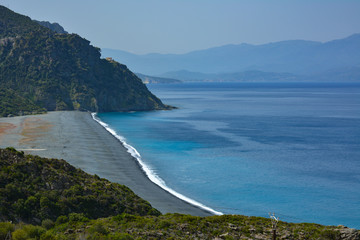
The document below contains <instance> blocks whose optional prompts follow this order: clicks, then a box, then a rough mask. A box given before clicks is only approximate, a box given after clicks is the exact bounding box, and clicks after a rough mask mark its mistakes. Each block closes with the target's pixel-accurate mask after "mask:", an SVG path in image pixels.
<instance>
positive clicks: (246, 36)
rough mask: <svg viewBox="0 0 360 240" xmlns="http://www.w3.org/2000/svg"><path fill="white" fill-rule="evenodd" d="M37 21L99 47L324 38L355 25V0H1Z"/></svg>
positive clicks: (178, 49)
mask: <svg viewBox="0 0 360 240" xmlns="http://www.w3.org/2000/svg"><path fill="white" fill-rule="evenodd" d="M0 4H1V5H4V6H5V7H8V8H10V9H11V10H13V11H15V12H18V13H20V14H23V15H26V16H29V17H30V18H32V19H36V20H40V21H49V22H57V23H59V24H60V25H61V26H63V27H64V28H65V30H66V31H68V32H70V33H77V34H79V35H80V36H82V37H84V38H86V39H88V40H90V41H91V44H92V45H94V46H97V47H100V48H110V49H119V50H123V51H127V52H131V53H135V54H147V53H163V54H164V53H174V54H182V53H187V52H191V51H194V50H201V49H208V48H212V47H218V46H223V45H228V44H241V43H247V44H253V45H260V44H266V43H270V42H278V41H286V40H309V41H319V42H327V41H331V40H335V39H341V38H345V37H348V36H350V35H352V34H355V33H360V24H359V22H360V14H358V13H359V12H360V1H355V0H345V1H344V0H331V1H325V0H316V1H308V0H306V1H300V0H294V1H291V2H290V1H285V0H274V1H271V2H270V1H265V0H251V1H250V0H243V1H236V0H224V1H216V0H206V1H205V0H197V1H189V0H184V1H180V0H174V1H166V0H137V1H124V0H120V1H116V0H108V1H106V2H101V3H99V2H98V1H95V0H89V1H86V2H85V1H75V2H74V1H70V0H64V1H61V2H54V1H48V0H36V1H28V0H17V1H14V0H0Z"/></svg>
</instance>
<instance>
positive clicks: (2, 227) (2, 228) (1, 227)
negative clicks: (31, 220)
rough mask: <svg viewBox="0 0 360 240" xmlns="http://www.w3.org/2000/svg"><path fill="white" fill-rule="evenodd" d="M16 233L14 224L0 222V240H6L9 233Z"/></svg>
mask: <svg viewBox="0 0 360 240" xmlns="http://www.w3.org/2000/svg"><path fill="white" fill-rule="evenodd" d="M13 231H14V224H12V223H10V222H0V239H6V236H7V235H8V233H9V232H10V233H11V232H13Z"/></svg>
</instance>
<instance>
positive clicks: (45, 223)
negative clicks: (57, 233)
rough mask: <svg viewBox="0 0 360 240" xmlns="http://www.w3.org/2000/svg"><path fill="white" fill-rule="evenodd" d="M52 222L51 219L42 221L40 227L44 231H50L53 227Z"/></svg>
mask: <svg viewBox="0 0 360 240" xmlns="http://www.w3.org/2000/svg"><path fill="white" fill-rule="evenodd" d="M54 225H55V224H54V222H53V221H52V220H51V219H45V220H43V221H42V223H41V226H42V227H43V228H45V229H48V230H49V229H50V228H53V227H54Z"/></svg>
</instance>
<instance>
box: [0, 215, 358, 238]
mask: <svg viewBox="0 0 360 240" xmlns="http://www.w3.org/2000/svg"><path fill="white" fill-rule="evenodd" d="M59 219H60V218H59ZM9 232H10V233H12V239H14V240H16V239H28V238H33V239H64V240H65V239H74V240H75V239H109V240H112V239H116V240H117V239H128V240H131V239H215V238H218V239H271V237H272V229H271V223H270V220H269V219H265V218H258V217H246V216H239V215H237V216H231V215H224V216H212V217H194V216H190V215H181V214H166V215H162V216H158V217H156V216H135V215H129V214H126V213H125V214H120V215H117V216H114V217H108V218H99V219H95V220H89V219H86V218H84V217H83V216H82V215H81V214H70V215H69V217H61V219H60V220H58V221H56V223H54V225H52V227H50V228H46V227H44V226H34V225H23V224H11V223H8V222H4V223H0V234H1V235H0V238H1V237H3V238H2V239H4V235H5V233H9ZM277 236H278V238H277V239H313V240H315V239H319V240H320V239H321V240H326V239H329V240H330V239H333V240H335V239H359V237H360V235H359V231H357V230H354V229H349V228H345V227H342V226H339V227H334V226H321V225H317V224H290V223H285V222H280V223H279V226H278V230H277Z"/></svg>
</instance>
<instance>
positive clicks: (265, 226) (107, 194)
mask: <svg viewBox="0 0 360 240" xmlns="http://www.w3.org/2000/svg"><path fill="white" fill-rule="evenodd" d="M9 220H11V221H12V222H9ZM20 222H25V223H27V224H24V223H20ZM29 223H32V224H29ZM10 235H11V237H12V238H11V239H14V240H16V239H216V238H217V239H271V237H272V235H273V231H272V224H271V221H270V219H269V218H261V217H247V216H241V215H223V216H210V217H195V216H190V215H182V214H166V215H160V213H159V212H158V211H157V210H156V209H154V208H152V207H151V206H150V204H149V203H148V202H146V201H144V200H142V199H141V198H139V197H138V196H136V195H135V194H134V193H133V192H132V191H131V190H130V189H128V188H127V187H125V186H123V185H120V184H117V183H111V182H109V181H107V180H106V179H100V178H99V177H98V176H96V175H89V174H87V173H85V172H83V171H82V170H80V169H76V168H75V167H73V166H71V165H70V164H68V163H67V162H65V161H64V160H57V159H46V158H40V157H38V156H32V155H24V153H22V152H18V151H16V150H15V149H13V148H7V149H0V239H10V238H9V236H10ZM277 236H278V238H277V239H304V240H305V239H319V240H320V239H321V240H326V239H329V240H330V239H344V240H345V239H349V240H358V239H360V231H358V230H355V229H351V228H347V227H344V226H337V227H335V226H323V225H319V224H312V223H297V224H294V223H286V222H282V221H279V222H278V224H277Z"/></svg>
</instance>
